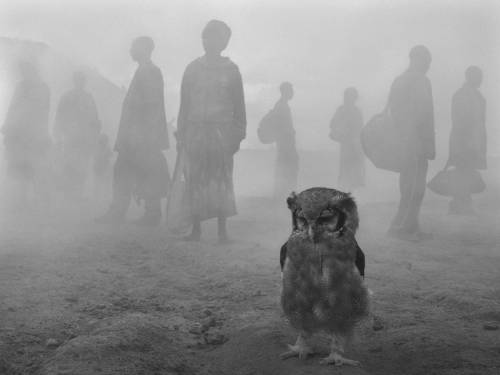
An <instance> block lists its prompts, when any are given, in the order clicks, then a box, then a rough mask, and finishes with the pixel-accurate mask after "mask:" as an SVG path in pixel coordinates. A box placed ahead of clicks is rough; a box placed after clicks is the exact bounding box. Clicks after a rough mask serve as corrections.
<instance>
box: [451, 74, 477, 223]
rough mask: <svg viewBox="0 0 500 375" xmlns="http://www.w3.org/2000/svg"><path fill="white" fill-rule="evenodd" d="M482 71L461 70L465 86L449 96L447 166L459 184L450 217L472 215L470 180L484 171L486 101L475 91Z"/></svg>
mask: <svg viewBox="0 0 500 375" xmlns="http://www.w3.org/2000/svg"><path fill="white" fill-rule="evenodd" d="M482 81H483V72H482V71H481V69H480V68H478V67H477V66H470V67H468V68H467V70H466V71H465V83H464V85H463V86H462V87H461V88H460V89H458V91H457V92H456V93H455V95H453V99H452V104H451V119H452V128H451V134H450V149H449V158H448V163H447V166H454V167H456V173H457V177H459V180H460V181H461V183H460V184H458V186H456V190H455V195H454V197H453V199H452V200H451V202H450V208H449V212H450V214H459V215H461V214H473V213H474V209H473V206H472V197H471V192H470V190H469V188H468V187H469V186H471V183H473V181H471V180H472V179H474V177H475V176H477V175H476V174H475V173H474V172H475V170H477V169H486V100H485V99H484V97H483V95H482V94H481V92H480V91H479V87H480V86H481V83H482Z"/></svg>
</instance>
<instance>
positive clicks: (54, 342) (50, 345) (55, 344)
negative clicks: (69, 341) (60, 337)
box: [45, 338, 59, 348]
mask: <svg viewBox="0 0 500 375" xmlns="http://www.w3.org/2000/svg"><path fill="white" fill-rule="evenodd" d="M45 346H47V348H57V347H58V346H59V341H57V340H56V339H53V338H50V339H48V340H47V342H46V343H45Z"/></svg>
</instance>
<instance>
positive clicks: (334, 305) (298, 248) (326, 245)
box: [280, 188, 368, 366]
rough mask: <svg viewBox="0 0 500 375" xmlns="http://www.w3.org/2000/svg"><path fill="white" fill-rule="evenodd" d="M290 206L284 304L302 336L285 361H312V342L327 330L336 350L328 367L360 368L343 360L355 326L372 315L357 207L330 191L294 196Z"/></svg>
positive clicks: (325, 361) (284, 356)
mask: <svg viewBox="0 0 500 375" xmlns="http://www.w3.org/2000/svg"><path fill="white" fill-rule="evenodd" d="M287 203H288V207H289V209H290V211H291V212H292V226H293V231H292V234H291V235H290V237H289V238H288V241H287V242H286V244H285V245H283V247H282V248H281V253H280V263H281V267H282V283H283V285H282V292H281V305H282V308H283V311H284V313H285V315H286V317H287V318H288V320H289V322H290V324H291V325H292V326H293V327H294V328H295V329H297V330H298V331H299V336H298V338H297V342H296V343H295V345H289V349H290V350H289V351H287V352H286V353H283V354H282V355H281V358H282V359H287V358H290V357H294V356H298V357H299V358H301V359H305V358H307V356H308V355H309V354H311V353H312V349H311V348H310V347H309V346H308V344H307V338H308V337H309V336H311V335H312V334H314V333H319V332H325V333H327V334H328V335H330V336H331V346H330V354H329V355H328V356H327V357H326V358H324V359H323V360H322V361H321V363H322V364H335V365H338V366H341V365H359V362H357V361H354V360H351V359H348V358H345V357H343V353H344V350H345V347H346V344H347V343H348V341H349V339H350V337H351V336H352V332H353V329H354V326H355V325H356V323H357V322H358V321H359V320H360V319H362V318H363V317H364V316H366V315H367V314H368V292H367V289H366V287H365V285H364V282H363V275H364V265H365V264H364V263H365V260H364V254H363V252H362V251H361V249H360V248H359V246H358V244H357V242H356V239H355V237H354V236H355V234H356V230H357V228H358V223H359V219H358V212H357V207H356V203H355V202H354V199H353V198H352V197H351V196H350V195H349V194H346V193H343V192H341V191H338V190H335V189H328V188H311V189H308V190H304V191H303V192H301V193H299V194H295V193H292V195H291V196H290V197H289V198H288V199H287Z"/></svg>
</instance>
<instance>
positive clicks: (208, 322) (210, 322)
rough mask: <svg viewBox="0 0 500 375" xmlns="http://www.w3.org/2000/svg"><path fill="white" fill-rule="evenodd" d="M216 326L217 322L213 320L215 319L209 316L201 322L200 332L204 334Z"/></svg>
mask: <svg viewBox="0 0 500 375" xmlns="http://www.w3.org/2000/svg"><path fill="white" fill-rule="evenodd" d="M216 324H217V321H216V320H215V318H214V317H213V316H210V317H208V318H206V319H204V320H203V322H202V323H201V331H202V332H206V331H208V330H209V329H210V328H212V327H215V326H216Z"/></svg>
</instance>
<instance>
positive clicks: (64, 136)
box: [54, 71, 101, 198]
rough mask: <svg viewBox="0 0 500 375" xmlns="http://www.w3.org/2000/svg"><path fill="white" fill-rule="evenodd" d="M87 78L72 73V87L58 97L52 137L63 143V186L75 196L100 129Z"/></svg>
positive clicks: (85, 174)
mask: <svg viewBox="0 0 500 375" xmlns="http://www.w3.org/2000/svg"><path fill="white" fill-rule="evenodd" d="M86 81H87V79H86V76H85V74H84V73H83V72H80V71H79V72H75V73H74V75H73V82H74V88H73V89H71V90H70V91H68V92H66V93H65V94H64V95H63V96H62V97H61V100H60V102H59V106H58V107H57V112H56V117H55V125H54V136H55V139H56V141H57V143H59V144H60V145H61V147H62V156H63V159H64V161H63V163H64V168H63V176H64V180H65V185H66V190H67V192H68V193H70V194H72V195H75V196H76V197H77V198H81V197H82V195H83V189H84V186H85V182H86V180H87V177H88V174H89V171H90V160H91V157H92V153H93V151H94V150H95V147H96V144H97V138H98V136H99V132H100V130H101V121H100V120H99V115H98V113H97V106H96V104H95V101H94V98H93V97H92V94H91V93H89V92H88V91H87V90H86V89H85V86H86Z"/></svg>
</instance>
